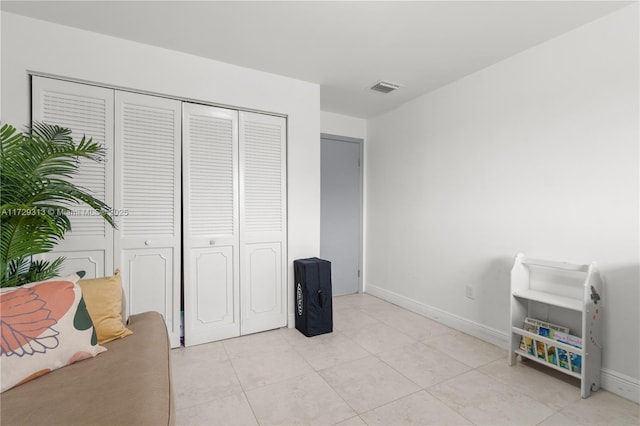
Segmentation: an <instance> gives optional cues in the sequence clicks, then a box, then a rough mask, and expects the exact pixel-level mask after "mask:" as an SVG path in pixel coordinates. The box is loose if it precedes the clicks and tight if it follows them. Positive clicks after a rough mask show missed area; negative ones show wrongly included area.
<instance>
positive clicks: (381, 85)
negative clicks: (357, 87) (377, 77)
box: [371, 81, 400, 93]
mask: <svg viewBox="0 0 640 426" xmlns="http://www.w3.org/2000/svg"><path fill="white" fill-rule="evenodd" d="M399 88H400V85H398V84H394V83H389V82H388V81H379V82H377V83H376V84H374V85H373V86H371V90H375V91H376V92H382V93H389V92H393V91H394V90H396V89H399Z"/></svg>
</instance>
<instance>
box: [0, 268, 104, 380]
mask: <svg viewBox="0 0 640 426" xmlns="http://www.w3.org/2000/svg"><path fill="white" fill-rule="evenodd" d="M78 279H79V277H78V276H77V275H73V276H71V277H66V278H58V279H53V280H49V281H43V282H39V283H32V284H26V285H24V286H21V287H14V288H5V289H2V290H0V333H1V335H2V336H1V339H0V373H1V374H2V375H1V376H0V385H1V386H0V388H1V389H0V392H4V391H5V390H7V389H10V388H12V387H13V386H16V385H19V384H22V383H25V382H27V381H29V380H32V379H35V378H36V377H39V376H42V375H43V374H46V373H48V372H50V371H52V370H55V369H58V368H61V367H64V366H66V365H69V364H72V363H74V362H76V361H80V360H83V359H86V358H91V357H94V356H96V355H97V354H99V353H101V352H104V351H106V349H105V348H103V347H102V346H99V345H98V338H97V336H96V332H95V329H94V327H93V323H92V322H91V317H89V313H88V312H87V308H86V306H85V303H84V300H83V298H82V292H81V290H80V287H79V286H78V285H77V284H76V282H77V281H78Z"/></svg>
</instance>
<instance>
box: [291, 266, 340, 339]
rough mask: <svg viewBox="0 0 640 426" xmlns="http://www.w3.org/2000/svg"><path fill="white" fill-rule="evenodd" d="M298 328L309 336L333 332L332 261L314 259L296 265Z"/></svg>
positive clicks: (294, 267)
mask: <svg viewBox="0 0 640 426" xmlns="http://www.w3.org/2000/svg"><path fill="white" fill-rule="evenodd" d="M293 269H294V278H295V284H296V291H295V295H296V296H295V298H296V300H295V309H296V328H297V329H298V330H300V332H301V333H302V334H304V335H305V336H307V337H311V336H316V335H318V334H324V333H331V332H332V331H333V308H332V304H331V262H329V261H328V260H323V259H318V258H317V257H312V258H309V259H298V260H296V261H294V262H293Z"/></svg>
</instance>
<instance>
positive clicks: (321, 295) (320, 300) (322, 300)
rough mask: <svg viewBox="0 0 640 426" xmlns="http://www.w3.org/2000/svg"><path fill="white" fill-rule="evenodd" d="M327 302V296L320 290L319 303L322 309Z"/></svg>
mask: <svg viewBox="0 0 640 426" xmlns="http://www.w3.org/2000/svg"><path fill="white" fill-rule="evenodd" d="M326 301H327V295H326V294H325V293H323V292H322V290H318V303H319V304H320V307H321V308H324V304H325V302H326Z"/></svg>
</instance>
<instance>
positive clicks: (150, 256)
mask: <svg viewBox="0 0 640 426" xmlns="http://www.w3.org/2000/svg"><path fill="white" fill-rule="evenodd" d="M115 104H116V108H115V109H116V113H115V139H116V161H115V164H116V167H115V188H116V190H115V200H114V204H115V208H116V209H119V210H122V211H126V212H127V215H122V216H120V217H119V218H118V230H117V231H116V233H115V262H116V265H117V266H120V268H121V269H122V278H123V286H124V289H125V294H126V296H127V302H128V305H127V308H128V311H129V314H136V313H140V312H144V311H157V312H160V313H161V314H162V315H163V316H164V320H165V322H166V324H167V330H168V332H169V338H170V340H171V346H172V347H177V346H179V345H180V315H179V309H180V259H181V256H180V243H181V229H180V228H181V225H180V221H181V212H180V176H181V175H180V173H181V172H180V169H181V161H180V147H181V143H180V123H181V117H180V116H181V103H180V101H176V100H172V99H165V98H159V97H154V96H147V95H140V94H136V93H128V92H120V91H117V92H116V95H115Z"/></svg>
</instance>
